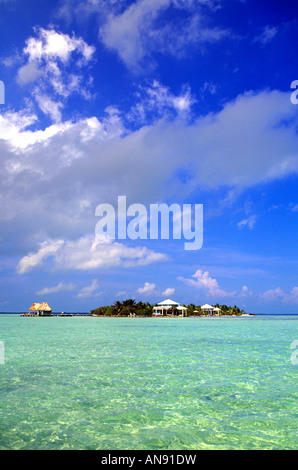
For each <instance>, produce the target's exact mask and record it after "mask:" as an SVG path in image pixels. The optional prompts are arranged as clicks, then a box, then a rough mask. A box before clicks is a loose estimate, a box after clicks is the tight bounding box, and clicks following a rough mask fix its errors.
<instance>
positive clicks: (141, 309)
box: [91, 299, 245, 317]
mask: <svg viewBox="0 0 298 470" xmlns="http://www.w3.org/2000/svg"><path fill="white" fill-rule="evenodd" d="M154 305H156V304H154ZM154 305H153V304H150V303H149V302H146V303H144V302H138V303H136V301H135V300H134V299H127V300H124V301H122V302H120V300H116V302H114V304H113V305H107V306H104V307H98V308H96V309H94V310H91V314H92V315H98V316H117V317H128V316H130V315H133V316H134V315H136V316H140V317H151V316H152V310H153V307H154ZM183 306H184V307H186V308H187V316H188V317H193V316H204V313H203V311H202V309H201V306H200V305H195V304H193V303H191V304H189V305H185V304H183ZM214 307H217V308H220V310H221V315H238V316H240V315H242V314H244V313H245V312H244V310H241V309H240V308H239V307H237V305H234V307H231V306H227V305H219V304H215V305H214ZM168 314H170V315H178V314H179V312H178V310H177V309H176V308H171V309H169V310H168Z"/></svg>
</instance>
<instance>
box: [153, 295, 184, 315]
mask: <svg viewBox="0 0 298 470" xmlns="http://www.w3.org/2000/svg"><path fill="white" fill-rule="evenodd" d="M171 308H176V309H177V310H178V311H179V312H180V315H181V316H182V317H186V316H187V308H186V307H183V305H180V304H179V303H178V302H175V301H174V300H171V299H166V300H163V301H162V302H159V303H158V304H157V305H156V306H155V307H153V315H154V316H155V315H156V316H159V315H160V316H163V315H168V310H169V309H171Z"/></svg>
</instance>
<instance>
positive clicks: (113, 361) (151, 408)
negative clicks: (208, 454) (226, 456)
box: [0, 315, 298, 450]
mask: <svg viewBox="0 0 298 470" xmlns="http://www.w3.org/2000/svg"><path fill="white" fill-rule="evenodd" d="M294 340H298V316H272V317H270V316H264V317H263V316H256V317H242V318H175V319H170V318H144V319H140V318H93V317H70V318H68V317H52V318H23V317H20V316H17V315H10V316H8V315H0V341H3V342H4V346H5V363H4V364H2V365H1V364H0V449H41V450H42V449H102V450H118V449H119V450H126V449H129V450H137V449H144V450H169V449H171V450H175V449H176V450H177V449H178V450H182V449H185V450H200V449H297V448H298V435H297V422H298V400H297V398H298V393H297V375H298V365H295V364H293V363H292V362H291V354H292V352H293V351H292V350H291V343H292V342H293V341H294Z"/></svg>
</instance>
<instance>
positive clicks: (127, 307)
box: [91, 299, 153, 317]
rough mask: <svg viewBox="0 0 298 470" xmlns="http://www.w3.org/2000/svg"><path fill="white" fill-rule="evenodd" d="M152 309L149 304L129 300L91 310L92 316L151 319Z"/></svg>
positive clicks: (117, 301)
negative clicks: (133, 316)
mask: <svg viewBox="0 0 298 470" xmlns="http://www.w3.org/2000/svg"><path fill="white" fill-rule="evenodd" d="M152 309H153V305H151V304H149V302H147V303H144V302H138V303H136V302H135V300H134V299H128V300H124V301H123V302H120V300H116V302H115V303H114V304H113V305H110V306H106V307H98V308H96V309H95V310H91V314H92V315H105V316H117V317H127V316H129V315H131V314H132V315H138V316H142V317H151V316H152Z"/></svg>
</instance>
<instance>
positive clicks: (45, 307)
mask: <svg viewBox="0 0 298 470" xmlns="http://www.w3.org/2000/svg"><path fill="white" fill-rule="evenodd" d="M29 312H38V314H40V315H43V314H44V313H51V312H52V309H51V307H50V306H49V304H48V303H47V302H41V303H37V302H34V303H33V304H32V305H31V307H30V308H29Z"/></svg>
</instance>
